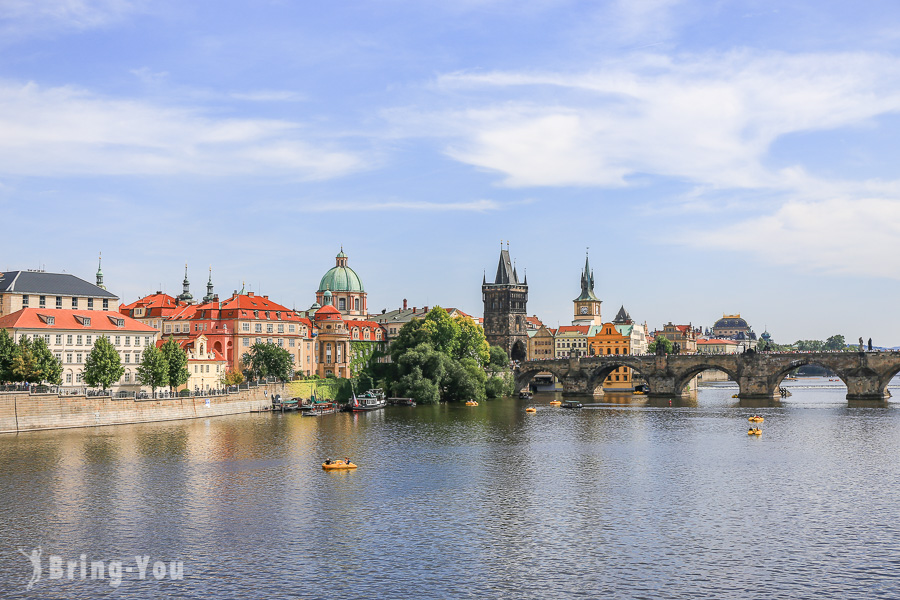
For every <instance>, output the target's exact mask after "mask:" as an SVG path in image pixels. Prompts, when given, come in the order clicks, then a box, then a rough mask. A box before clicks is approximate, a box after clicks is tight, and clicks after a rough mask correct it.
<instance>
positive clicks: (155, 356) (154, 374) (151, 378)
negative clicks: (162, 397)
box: [137, 344, 169, 394]
mask: <svg viewBox="0 0 900 600" xmlns="http://www.w3.org/2000/svg"><path fill="white" fill-rule="evenodd" d="M137 380H138V381H140V382H141V383H142V384H143V385H149V386H150V387H151V389H153V393H154V394H155V393H156V388H159V387H163V386H164V385H167V384H168V383H169V363H168V362H166V357H165V356H163V353H162V352H160V350H159V348H157V347H156V345H155V344H151V345H150V346H148V347H147V349H146V350H144V355H143V356H142V357H141V364H140V365H138V368H137Z"/></svg>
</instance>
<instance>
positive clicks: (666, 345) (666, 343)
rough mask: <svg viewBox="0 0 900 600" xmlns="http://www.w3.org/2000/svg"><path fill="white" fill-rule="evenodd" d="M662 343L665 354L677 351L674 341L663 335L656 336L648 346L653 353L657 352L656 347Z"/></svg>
mask: <svg viewBox="0 0 900 600" xmlns="http://www.w3.org/2000/svg"><path fill="white" fill-rule="evenodd" d="M659 344H662V346H663V349H664V353H665V354H672V352H674V351H675V347H674V346H673V345H672V341H671V340H670V339H668V338H666V337H664V336H662V335H658V336H656V339H655V340H653V341H652V342H650V345H649V346H648V347H647V349H648V350H649V352H650V353H651V354H655V353H656V348H657V347H658V346H659Z"/></svg>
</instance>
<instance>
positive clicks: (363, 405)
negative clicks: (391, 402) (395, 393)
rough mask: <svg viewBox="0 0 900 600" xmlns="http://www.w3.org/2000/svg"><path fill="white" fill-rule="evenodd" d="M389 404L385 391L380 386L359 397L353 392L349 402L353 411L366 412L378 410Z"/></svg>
mask: <svg viewBox="0 0 900 600" xmlns="http://www.w3.org/2000/svg"><path fill="white" fill-rule="evenodd" d="M385 406H387V400H385V399H384V392H382V391H381V389H380V388H378V389H373V390H368V391H367V392H365V393H364V394H363V395H362V396H359V397H357V395H356V394H353V397H352V398H350V403H349V404H348V409H349V410H350V411H351V412H365V411H370V410H378V409H379V408H384V407H385Z"/></svg>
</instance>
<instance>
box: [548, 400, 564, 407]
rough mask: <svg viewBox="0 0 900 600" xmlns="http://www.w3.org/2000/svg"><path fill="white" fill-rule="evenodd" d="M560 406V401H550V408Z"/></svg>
mask: <svg viewBox="0 0 900 600" xmlns="http://www.w3.org/2000/svg"><path fill="white" fill-rule="evenodd" d="M560 404H562V400H551V401H550V406H559V405H560Z"/></svg>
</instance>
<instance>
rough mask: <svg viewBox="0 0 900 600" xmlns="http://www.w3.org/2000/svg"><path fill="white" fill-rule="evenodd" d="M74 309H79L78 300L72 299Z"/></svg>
mask: <svg viewBox="0 0 900 600" xmlns="http://www.w3.org/2000/svg"><path fill="white" fill-rule="evenodd" d="M72 308H75V309H77V308H78V298H72Z"/></svg>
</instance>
